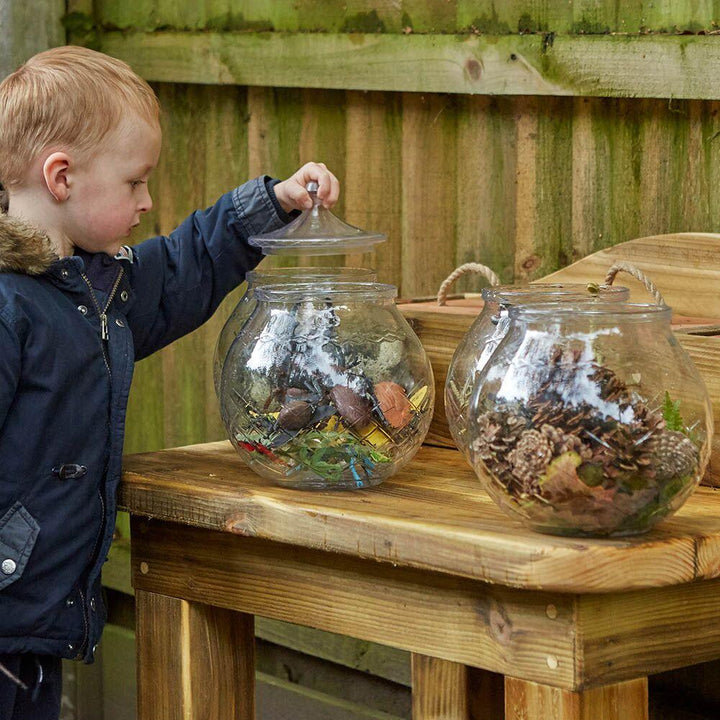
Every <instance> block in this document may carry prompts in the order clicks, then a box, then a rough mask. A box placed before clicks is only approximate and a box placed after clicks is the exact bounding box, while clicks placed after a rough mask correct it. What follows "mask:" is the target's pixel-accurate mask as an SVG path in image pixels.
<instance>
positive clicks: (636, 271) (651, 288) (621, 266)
mask: <svg viewBox="0 0 720 720" xmlns="http://www.w3.org/2000/svg"><path fill="white" fill-rule="evenodd" d="M619 272H626V273H628V275H632V277H634V278H635V279H636V280H639V281H640V282H641V283H642V284H643V285H644V286H645V289H646V290H647V291H648V292H649V293H650V294H651V295H652V296H653V298H654V299H655V302H656V303H657V304H658V305H667V303H666V302H665V299H664V298H663V296H662V294H661V293H660V291H659V290H658V288H657V285H655V283H654V282H653V281H652V280H651V279H650V278H649V277H648V276H647V275H646V274H645V273H644V272H643V271H642V270H640V268H638V267H635V265H632V264H631V263H627V262H622V261H619V262H616V263H613V265H612V266H611V267H610V269H609V270H608V271H607V275H605V282H604V283H603V287H610V286H611V285H612V284H613V281H614V280H615V278H616V277H617V274H618V273H619Z"/></svg>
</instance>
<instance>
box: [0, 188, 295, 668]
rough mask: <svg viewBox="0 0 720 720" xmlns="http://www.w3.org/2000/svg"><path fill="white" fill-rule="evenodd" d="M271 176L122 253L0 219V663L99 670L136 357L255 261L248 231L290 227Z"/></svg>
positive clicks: (190, 322) (217, 297)
mask: <svg viewBox="0 0 720 720" xmlns="http://www.w3.org/2000/svg"><path fill="white" fill-rule="evenodd" d="M267 180H268V179H266V178H258V179H257V180H253V181H251V182H248V183H246V184H245V185H243V186H241V187H239V188H237V189H235V190H234V191H232V192H231V193H228V194H226V195H224V196H223V197H221V198H220V200H218V202H217V203H216V204H215V205H214V206H213V207H211V208H208V209H207V210H205V211H201V212H196V213H193V214H192V215H191V216H190V217H189V218H187V219H186V220H185V221H184V222H183V223H182V225H181V226H180V227H179V228H178V229H177V230H175V231H174V232H173V233H171V234H170V236H169V237H155V238H151V239H149V240H146V241H145V242H143V243H141V244H139V245H137V246H135V247H134V248H132V249H131V250H130V249H127V250H126V251H125V252H124V253H121V255H119V256H118V257H117V258H111V257H110V256H108V255H88V254H78V255H73V256H71V257H67V258H62V259H58V258H57V257H54V256H53V254H52V249H51V248H50V246H49V242H48V240H47V238H46V237H44V236H43V235H42V234H40V233H39V232H38V231H37V230H36V229H35V228H33V227H31V226H29V225H27V224H25V223H23V222H21V221H18V220H16V219H14V218H10V217H8V216H7V215H0V654H2V653H18V652H34V653H41V654H49V655H55V656H61V657H65V658H76V659H84V660H86V661H88V662H89V661H91V660H92V657H93V652H94V648H95V645H96V643H97V642H98V640H99V638H100V633H101V632H102V627H103V624H104V622H105V609H104V606H103V602H102V597H101V594H100V570H101V567H102V565H103V562H104V561H105V560H106V556H107V551H108V548H109V547H110V542H111V540H112V536H113V530H114V524H115V512H116V499H115V496H116V490H117V486H118V482H119V480H120V471H121V467H120V466H121V455H122V448H123V434H124V425H125V411H126V404H127V399H128V392H129V390H130V380H131V378H132V373H133V363H134V362H135V360H139V359H141V358H143V357H145V356H147V355H150V354H151V353H153V352H155V351H156V350H159V349H160V348H162V347H164V346H165V345H167V344H168V343H170V342H172V341H173V340H175V339H176V338H179V337H181V336H182V335H185V334H186V333H188V332H190V331H191V330H194V329H195V328H197V327H198V326H199V325H201V324H202V323H203V322H205V321H206V320H207V319H208V318H209V317H210V316H211V315H212V313H213V312H214V311H215V309H216V308H217V306H218V305H219V304H220V302H221V300H222V299H223V297H225V295H226V294H227V293H228V292H229V291H230V290H232V289H233V288H234V287H236V286H237V285H238V284H239V283H240V282H242V281H243V280H244V278H245V273H246V272H247V271H248V270H250V269H252V268H253V267H254V266H255V265H256V264H257V263H258V261H259V260H260V256H259V254H258V252H257V251H256V250H255V249H253V248H251V247H250V246H249V245H248V244H247V242H246V240H247V237H248V236H249V235H251V234H258V233H262V232H267V231H269V230H273V229H275V228H277V227H280V226H281V225H282V224H283V223H284V222H287V221H288V220H289V219H290V218H289V217H288V216H287V215H285V213H283V212H282V209H281V208H280V207H279V206H278V205H277V201H276V200H274V196H273V193H272V190H271V187H272V183H270V184H266V183H267ZM123 255H124V257H121V256H123ZM98 261H99V262H98ZM91 269H92V272H90V270H91ZM91 275H92V276H93V277H90V276H91ZM103 276H104V281H103ZM108 280H109V282H108ZM93 285H95V287H91V286H93ZM108 302H109V305H108V307H107V311H106V313H105V314H106V316H107V323H106V327H107V332H106V333H105V334H106V335H107V340H103V339H102V337H101V335H102V334H103V333H102V327H101V325H102V324H103V323H101V315H102V312H98V307H99V308H100V310H101V311H102V310H104V309H105V306H106V305H107V304H108Z"/></svg>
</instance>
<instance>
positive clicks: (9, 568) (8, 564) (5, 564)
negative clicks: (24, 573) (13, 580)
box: [0, 558, 17, 575]
mask: <svg viewBox="0 0 720 720" xmlns="http://www.w3.org/2000/svg"><path fill="white" fill-rule="evenodd" d="M0 570H2V571H3V573H4V574H5V575H12V574H13V573H14V572H15V571H16V570H17V563H16V562H15V561H14V560H13V559H12V558H7V559H6V560H3V561H2V565H0Z"/></svg>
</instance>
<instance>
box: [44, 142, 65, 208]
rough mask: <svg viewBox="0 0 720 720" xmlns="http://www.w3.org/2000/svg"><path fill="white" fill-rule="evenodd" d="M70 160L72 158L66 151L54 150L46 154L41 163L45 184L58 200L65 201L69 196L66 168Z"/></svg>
mask: <svg viewBox="0 0 720 720" xmlns="http://www.w3.org/2000/svg"><path fill="white" fill-rule="evenodd" d="M71 162H72V160H71V158H70V156H69V155H68V154H67V153H64V152H54V153H52V154H51V155H48V157H47V159H46V160H45V162H44V163H43V167H42V172H43V178H44V180H45V185H46V186H47V189H48V190H49V192H50V194H51V195H52V196H53V197H54V198H55V200H57V201H58V202H65V200H67V199H68V198H69V197H70V183H69V181H68V169H69V168H70V164H71Z"/></svg>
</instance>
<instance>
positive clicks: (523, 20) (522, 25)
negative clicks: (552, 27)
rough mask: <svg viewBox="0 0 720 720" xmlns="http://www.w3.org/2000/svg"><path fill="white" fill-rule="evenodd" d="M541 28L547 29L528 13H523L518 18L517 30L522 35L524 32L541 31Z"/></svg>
mask: <svg viewBox="0 0 720 720" xmlns="http://www.w3.org/2000/svg"><path fill="white" fill-rule="evenodd" d="M543 30H547V28H546V27H543V26H542V25H541V24H540V23H539V22H537V21H536V20H535V19H534V18H533V17H532V15H530V13H523V14H522V15H521V16H520V17H519V18H518V32H519V33H520V34H521V35H524V34H526V33H536V32H541V31H543Z"/></svg>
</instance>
